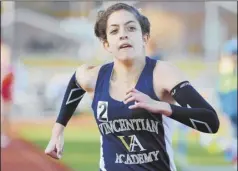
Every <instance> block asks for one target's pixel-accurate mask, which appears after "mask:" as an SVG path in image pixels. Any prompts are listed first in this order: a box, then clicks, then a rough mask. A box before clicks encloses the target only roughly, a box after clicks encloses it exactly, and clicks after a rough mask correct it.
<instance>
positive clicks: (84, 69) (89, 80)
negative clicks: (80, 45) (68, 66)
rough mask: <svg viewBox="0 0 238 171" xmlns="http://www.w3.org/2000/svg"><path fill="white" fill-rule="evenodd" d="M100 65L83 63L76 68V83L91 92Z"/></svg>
mask: <svg viewBox="0 0 238 171" xmlns="http://www.w3.org/2000/svg"><path fill="white" fill-rule="evenodd" d="M100 67H101V66H90V65H87V64H83V65H81V66H80V67H78V69H77V70H76V80H77V83H78V84H79V85H80V86H81V87H82V88H83V89H84V90H85V91H87V92H93V91H94V89H95V87H96V81H97V76H98V72H99V69H100Z"/></svg>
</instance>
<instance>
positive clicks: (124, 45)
mask: <svg viewBox="0 0 238 171" xmlns="http://www.w3.org/2000/svg"><path fill="white" fill-rule="evenodd" d="M128 48H132V46H131V45H130V44H128V43H124V44H122V45H120V46H119V49H128Z"/></svg>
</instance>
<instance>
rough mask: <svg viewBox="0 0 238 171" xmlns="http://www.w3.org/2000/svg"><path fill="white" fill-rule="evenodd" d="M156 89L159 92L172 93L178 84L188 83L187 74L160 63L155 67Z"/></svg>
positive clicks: (166, 63) (169, 64)
mask: <svg viewBox="0 0 238 171" xmlns="http://www.w3.org/2000/svg"><path fill="white" fill-rule="evenodd" d="M155 77H156V80H158V81H156V83H155V85H156V87H158V89H160V90H158V91H166V92H170V91H171V90H172V89H173V88H174V87H175V86H176V85H177V84H179V83H181V82H183V81H188V79H187V77H186V76H185V74H184V73H183V72H182V71H181V70H180V69H179V68H177V67H176V66H175V65H173V64H171V63H169V62H165V61H158V62H157V64H156V67H155Z"/></svg>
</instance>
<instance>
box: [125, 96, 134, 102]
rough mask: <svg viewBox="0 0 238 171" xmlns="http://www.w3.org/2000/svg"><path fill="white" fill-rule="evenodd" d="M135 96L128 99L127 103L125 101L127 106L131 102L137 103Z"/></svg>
mask: <svg viewBox="0 0 238 171" xmlns="http://www.w3.org/2000/svg"><path fill="white" fill-rule="evenodd" d="M135 100H136V99H135V96H131V97H130V98H128V99H127V100H126V101H124V103H125V104H127V103H129V102H131V101H135Z"/></svg>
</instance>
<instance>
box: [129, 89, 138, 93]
mask: <svg viewBox="0 0 238 171" xmlns="http://www.w3.org/2000/svg"><path fill="white" fill-rule="evenodd" d="M131 92H134V93H140V91H139V90H137V89H135V88H133V89H132V90H131Z"/></svg>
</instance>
